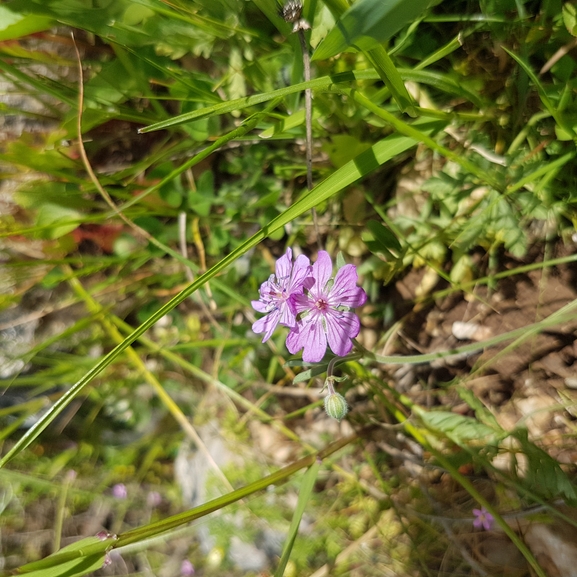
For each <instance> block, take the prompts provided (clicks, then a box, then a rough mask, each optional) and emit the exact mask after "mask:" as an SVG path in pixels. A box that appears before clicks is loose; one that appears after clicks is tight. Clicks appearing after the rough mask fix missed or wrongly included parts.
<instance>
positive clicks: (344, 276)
mask: <svg viewBox="0 0 577 577" xmlns="http://www.w3.org/2000/svg"><path fill="white" fill-rule="evenodd" d="M332 274H333V264H332V262H331V257H330V256H329V254H328V253H327V252H326V251H324V250H321V251H319V254H318V256H317V260H316V262H315V263H314V265H313V266H312V278H313V279H314V284H312V285H311V284H310V283H305V286H304V288H305V289H307V290H306V291H305V292H304V293H302V294H296V295H295V296H294V301H293V302H294V306H295V308H296V312H297V315H298V317H297V318H298V322H297V323H296V325H295V326H294V327H292V328H291V332H290V333H289V335H288V337H287V340H286V346H287V349H288V350H289V352H290V353H291V354H295V353H296V352H298V351H299V350H300V349H303V361H305V362H307V363H316V362H318V361H320V360H322V358H323V357H324V355H325V352H326V350H327V342H328V345H329V347H330V348H331V351H333V353H334V354H335V355H337V356H339V357H344V356H345V355H347V354H348V353H350V352H351V349H352V348H353V343H352V340H351V339H354V338H355V337H356V336H357V335H358V334H359V331H360V327H361V324H360V321H359V318H358V317H357V315H356V314H355V313H353V312H351V311H349V310H348V309H350V308H353V307H360V306H361V305H363V304H365V301H366V300H367V295H366V293H365V291H364V290H363V289H362V288H360V287H358V286H357V279H358V276H357V268H356V267H355V266H354V265H352V264H346V265H345V266H343V267H342V268H340V269H339V270H338V272H337V274H336V276H335V277H334V281H332V280H331V278H332Z"/></svg>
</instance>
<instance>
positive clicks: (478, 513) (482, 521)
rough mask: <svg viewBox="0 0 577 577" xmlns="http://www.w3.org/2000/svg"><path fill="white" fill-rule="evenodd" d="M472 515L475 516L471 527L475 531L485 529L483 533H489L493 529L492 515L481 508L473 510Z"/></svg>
mask: <svg viewBox="0 0 577 577" xmlns="http://www.w3.org/2000/svg"><path fill="white" fill-rule="evenodd" d="M473 515H475V520H474V521H473V527H475V529H481V528H483V529H485V531H490V530H491V529H492V527H493V521H494V520H495V519H493V515H491V513H489V512H488V511H487V509H485V507H481V508H480V509H473Z"/></svg>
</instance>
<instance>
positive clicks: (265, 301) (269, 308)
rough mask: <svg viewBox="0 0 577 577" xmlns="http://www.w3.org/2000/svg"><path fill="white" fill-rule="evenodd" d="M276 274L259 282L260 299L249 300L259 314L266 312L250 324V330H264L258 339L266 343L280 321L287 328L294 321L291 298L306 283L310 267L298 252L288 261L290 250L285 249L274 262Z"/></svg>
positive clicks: (293, 307)
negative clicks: (297, 254) (293, 258)
mask: <svg viewBox="0 0 577 577" xmlns="http://www.w3.org/2000/svg"><path fill="white" fill-rule="evenodd" d="M275 272H276V275H274V274H273V275H271V276H270V278H269V279H268V280H267V281H265V282H264V283H262V285H261V287H260V299H259V300H258V301H252V306H253V308H254V309H255V310H256V311H258V312H259V313H266V314H265V316H264V317H262V318H260V319H259V320H258V321H256V322H255V323H254V324H253V325H252V330H253V331H254V332H255V333H257V334H259V333H264V337H263V339H262V342H263V343H264V342H266V341H267V340H268V339H269V338H270V337H271V335H272V333H273V331H274V330H275V328H276V327H277V325H278V324H279V323H280V324H281V325H285V326H287V327H294V326H295V324H296V318H295V315H296V309H295V306H294V301H293V299H294V297H295V296H296V295H298V294H302V292H303V287H304V285H305V284H310V283H311V282H312V281H310V280H307V279H308V278H310V272H311V266H310V262H309V259H308V258H307V257H306V256H304V255H300V256H299V257H297V259H296V260H295V262H294V264H293V262H292V250H291V249H290V248H287V251H286V254H284V255H283V256H281V257H280V258H279V259H278V260H277V261H276V266H275Z"/></svg>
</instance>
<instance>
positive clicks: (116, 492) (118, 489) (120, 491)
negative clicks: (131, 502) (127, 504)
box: [112, 483, 128, 499]
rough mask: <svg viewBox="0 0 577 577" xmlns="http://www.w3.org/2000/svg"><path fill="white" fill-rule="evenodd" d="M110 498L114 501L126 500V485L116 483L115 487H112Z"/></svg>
mask: <svg viewBox="0 0 577 577" xmlns="http://www.w3.org/2000/svg"><path fill="white" fill-rule="evenodd" d="M112 496H113V497H115V498H116V499H126V497H127V496H128V491H127V490H126V485H125V484H124V483H116V485H114V486H113V487H112Z"/></svg>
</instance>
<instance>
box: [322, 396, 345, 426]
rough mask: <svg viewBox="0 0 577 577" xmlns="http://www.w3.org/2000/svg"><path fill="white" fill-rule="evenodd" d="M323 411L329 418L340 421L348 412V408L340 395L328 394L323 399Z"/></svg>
mask: <svg viewBox="0 0 577 577" xmlns="http://www.w3.org/2000/svg"><path fill="white" fill-rule="evenodd" d="M325 411H326V412H327V415H328V416H329V417H332V418H333V419H336V420H337V421H341V420H342V419H344V418H345V415H346V414H347V413H348V412H349V406H348V405H347V401H346V400H345V398H344V397H343V396H342V395H339V393H330V394H328V395H327V396H326V397H325Z"/></svg>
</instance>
